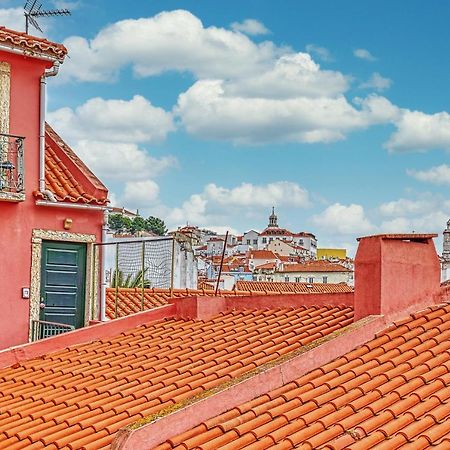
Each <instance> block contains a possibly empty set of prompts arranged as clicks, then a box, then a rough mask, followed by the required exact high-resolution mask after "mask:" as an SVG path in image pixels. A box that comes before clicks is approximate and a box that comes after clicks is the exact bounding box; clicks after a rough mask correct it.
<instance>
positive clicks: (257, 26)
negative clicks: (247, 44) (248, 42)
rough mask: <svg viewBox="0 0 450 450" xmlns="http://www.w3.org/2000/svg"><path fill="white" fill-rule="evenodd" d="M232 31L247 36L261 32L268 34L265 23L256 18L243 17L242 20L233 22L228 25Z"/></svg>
mask: <svg viewBox="0 0 450 450" xmlns="http://www.w3.org/2000/svg"><path fill="white" fill-rule="evenodd" d="M230 27H231V29H232V30H234V31H240V32H241V33H245V34H248V35H249V36H258V35H261V34H269V33H270V31H269V30H268V29H267V28H266V27H265V25H264V24H263V23H262V22H260V21H259V20H256V19H245V20H244V21H243V22H233V23H232V24H231V25H230Z"/></svg>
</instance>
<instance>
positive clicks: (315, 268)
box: [278, 261, 352, 272]
mask: <svg viewBox="0 0 450 450" xmlns="http://www.w3.org/2000/svg"><path fill="white" fill-rule="evenodd" d="M278 272H352V271H351V270H350V269H347V267H344V266H343V265H341V264H336V263H332V262H329V261H311V262H306V263H302V264H284V265H283V268H282V269H280V270H279V271H278Z"/></svg>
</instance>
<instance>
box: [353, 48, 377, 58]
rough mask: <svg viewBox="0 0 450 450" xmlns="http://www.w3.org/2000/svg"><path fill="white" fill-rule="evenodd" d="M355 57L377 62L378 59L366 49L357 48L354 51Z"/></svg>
mask: <svg viewBox="0 0 450 450" xmlns="http://www.w3.org/2000/svg"><path fill="white" fill-rule="evenodd" d="M353 55H354V56H356V57H357V58H359V59H365V60H366V61H376V59H377V58H375V56H373V55H372V53H370V52H369V50H367V49H365V48H357V49H356V50H353Z"/></svg>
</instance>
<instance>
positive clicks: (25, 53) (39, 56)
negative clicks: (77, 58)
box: [0, 44, 61, 63]
mask: <svg viewBox="0 0 450 450" xmlns="http://www.w3.org/2000/svg"><path fill="white" fill-rule="evenodd" d="M0 50H1V51H3V52H7V53H14V54H16V55H21V56H28V57H29V58H36V59H42V60H44V61H50V62H53V63H56V62H57V63H60V62H61V60H59V59H58V58H56V57H54V56H50V55H45V54H43V53H35V52H33V50H25V49H21V48H15V47H8V46H7V45H4V44H0Z"/></svg>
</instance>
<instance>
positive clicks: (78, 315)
mask: <svg viewBox="0 0 450 450" xmlns="http://www.w3.org/2000/svg"><path fill="white" fill-rule="evenodd" d="M41 267H42V270H41V303H40V320H45V321H48V322H56V323H65V324H67V325H73V326H74V327H75V328H81V327H83V326H84V311H85V292H86V244H74V243H70V242H52V241H44V242H43V243H42V266H41Z"/></svg>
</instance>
